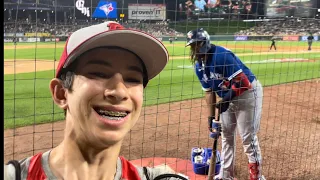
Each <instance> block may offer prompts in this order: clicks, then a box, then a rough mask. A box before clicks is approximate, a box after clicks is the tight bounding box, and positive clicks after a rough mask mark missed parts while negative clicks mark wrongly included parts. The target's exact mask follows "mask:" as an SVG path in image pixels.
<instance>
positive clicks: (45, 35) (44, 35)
mask: <svg viewBox="0 0 320 180" xmlns="http://www.w3.org/2000/svg"><path fill="white" fill-rule="evenodd" d="M24 35H25V36H26V37H50V36H51V34H50V33H40V32H38V33H25V34H24Z"/></svg>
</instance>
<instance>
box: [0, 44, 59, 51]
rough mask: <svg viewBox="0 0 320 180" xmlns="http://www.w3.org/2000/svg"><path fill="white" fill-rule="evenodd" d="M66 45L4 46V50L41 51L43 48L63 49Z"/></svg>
mask: <svg viewBox="0 0 320 180" xmlns="http://www.w3.org/2000/svg"><path fill="white" fill-rule="evenodd" d="M63 47H64V45H63V44H46V45H43V44H40V45H39V44H32V45H23V44H18V45H16V46H14V45H12V46H4V48H3V49H4V50H7V49H34V48H37V49H38V48H39V49H43V48H63Z"/></svg>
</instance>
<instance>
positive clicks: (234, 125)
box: [187, 28, 264, 180]
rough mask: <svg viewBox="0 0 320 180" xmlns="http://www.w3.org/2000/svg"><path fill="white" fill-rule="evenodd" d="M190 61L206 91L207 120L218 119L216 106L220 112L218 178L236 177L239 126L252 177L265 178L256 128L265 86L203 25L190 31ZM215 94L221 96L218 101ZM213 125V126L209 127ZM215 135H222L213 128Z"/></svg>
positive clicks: (217, 127)
mask: <svg viewBox="0 0 320 180" xmlns="http://www.w3.org/2000/svg"><path fill="white" fill-rule="evenodd" d="M187 46H190V52H191V61H192V63H193V64H194V70H195V73H196V75H197V77H198V79H199V81H200V83H201V85H202V89H203V90H204V91H205V99H206V102H207V105H208V112H209V116H208V118H209V119H208V121H209V120H210V121H212V120H215V117H216V114H215V108H218V109H219V112H220V113H221V115H220V119H221V121H220V122H221V124H219V123H217V122H216V121H213V124H212V127H213V128H214V129H220V127H222V132H221V135H222V151H221V156H222V164H221V170H220V172H219V175H217V176H216V179H234V178H235V173H234V164H235V163H234V162H235V135H236V129H237V130H238V131H239V134H240V136H241V139H242V143H243V148H244V152H245V153H246V155H247V157H248V168H249V173H250V180H260V179H264V177H263V176H262V174H261V163H262V161H261V160H262V157H261V150H260V147H259V141H258V137H257V132H258V130H259V126H260V119H261V110H262V98H263V89H262V86H261V84H260V82H259V80H257V78H256V76H255V75H254V74H253V73H252V72H251V70H250V69H249V68H248V67H247V66H245V65H244V64H243V63H242V62H241V60H240V59H239V58H238V57H237V56H236V55H235V54H234V53H232V52H231V51H230V50H228V49H226V48H224V47H221V46H217V45H214V44H211V43H210V36H209V34H208V33H207V32H206V31H205V30H203V29H202V28H200V29H197V30H193V31H190V32H189V33H188V34H187ZM216 95H218V96H219V97H220V98H221V100H220V101H219V102H216ZM209 128H211V127H209ZM214 132H216V133H213V136H216V137H219V134H220V133H219V132H217V131H214Z"/></svg>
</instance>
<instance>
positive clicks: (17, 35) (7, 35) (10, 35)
mask: <svg viewBox="0 0 320 180" xmlns="http://www.w3.org/2000/svg"><path fill="white" fill-rule="evenodd" d="M3 36H4V37H24V33H4V34H3Z"/></svg>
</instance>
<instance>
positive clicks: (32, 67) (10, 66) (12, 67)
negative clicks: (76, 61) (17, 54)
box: [4, 59, 59, 74]
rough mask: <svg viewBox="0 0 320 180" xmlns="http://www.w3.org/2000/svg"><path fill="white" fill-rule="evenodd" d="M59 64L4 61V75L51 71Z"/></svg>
mask: <svg viewBox="0 0 320 180" xmlns="http://www.w3.org/2000/svg"><path fill="white" fill-rule="evenodd" d="M58 63H59V62H58V61H48V60H26V59H21V60H16V61H4V74H18V73H26V72H37V71H46V70H51V69H54V68H55V67H57V66H58Z"/></svg>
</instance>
